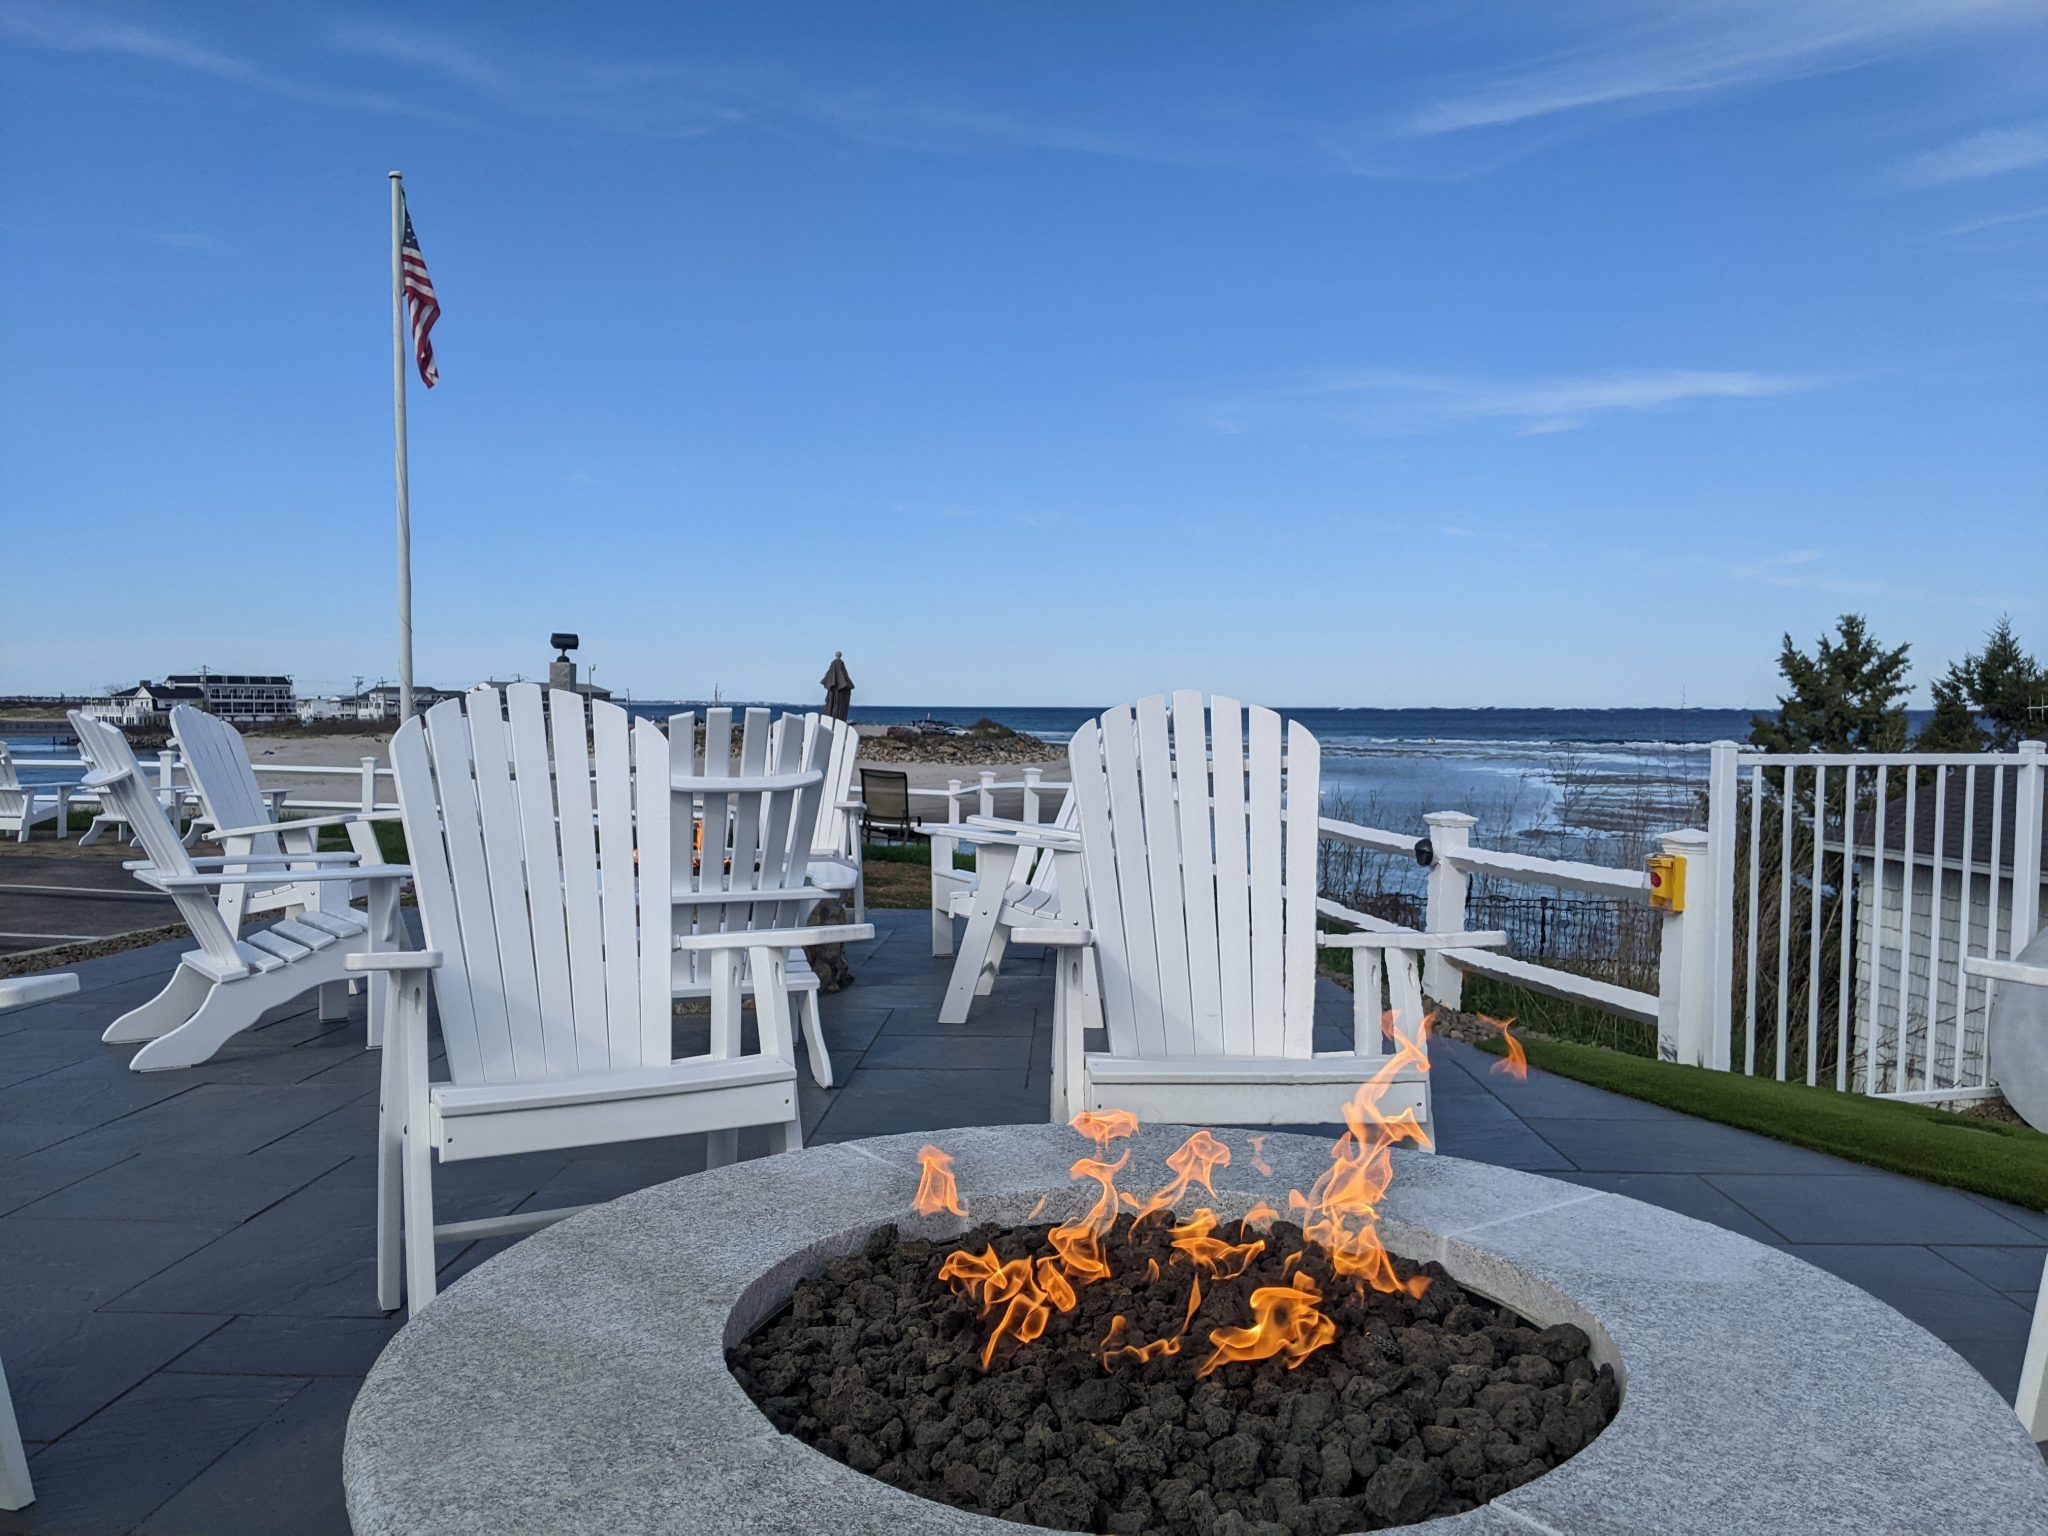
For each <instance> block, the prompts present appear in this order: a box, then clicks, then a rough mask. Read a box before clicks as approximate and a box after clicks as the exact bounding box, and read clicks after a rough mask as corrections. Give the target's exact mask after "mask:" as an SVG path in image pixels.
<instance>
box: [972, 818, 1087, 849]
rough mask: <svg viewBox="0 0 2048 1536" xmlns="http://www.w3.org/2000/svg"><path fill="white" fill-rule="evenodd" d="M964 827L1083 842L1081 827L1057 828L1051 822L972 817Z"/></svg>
mask: <svg viewBox="0 0 2048 1536" xmlns="http://www.w3.org/2000/svg"><path fill="white" fill-rule="evenodd" d="M963 825H965V826H970V827H987V828H989V830H991V831H994V832H1033V833H1036V834H1038V835H1039V836H1041V837H1048V838H1066V839H1067V840H1069V841H1070V842H1074V843H1079V842H1080V841H1081V829H1080V828H1079V827H1061V826H1055V825H1054V824H1053V823H1051V822H1049V821H1014V820H1012V819H1011V818H1009V817H1007V816H970V817H968V818H967V820H966V821H965V822H964V823H963Z"/></svg>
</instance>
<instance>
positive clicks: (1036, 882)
mask: <svg viewBox="0 0 2048 1536" xmlns="http://www.w3.org/2000/svg"><path fill="white" fill-rule="evenodd" d="M1052 825H1053V826H1054V827H1056V828H1058V829H1059V830H1060V831H1062V832H1078V831H1080V829H1081V802H1080V801H1078V800H1076V799H1075V798H1074V786H1073V785H1071V784H1069V785H1068V786H1067V792H1066V793H1065V794H1064V795H1062V796H1061V797H1060V809H1059V814H1058V815H1057V816H1055V817H1053V819H1052ZM1030 857H1031V863H1030V866H1029V868H1028V870H1027V871H1026V873H1025V874H1024V876H1023V883H1024V884H1025V885H1026V886H1027V887H1029V888H1030V889H1031V890H1034V891H1049V890H1051V889H1052V888H1053V872H1054V870H1055V869H1056V868H1057V867H1058V864H1059V860H1058V858H1057V857H1056V856H1055V855H1054V854H1053V851H1052V850H1051V849H1050V848H1041V849H1038V850H1036V851H1035V852H1033V853H1032V854H1031V856H1030Z"/></svg>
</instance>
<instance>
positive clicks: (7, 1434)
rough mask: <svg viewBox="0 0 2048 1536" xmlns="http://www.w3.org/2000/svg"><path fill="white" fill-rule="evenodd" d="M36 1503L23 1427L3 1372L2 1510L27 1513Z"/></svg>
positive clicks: (0, 1382) (0, 1411)
mask: <svg viewBox="0 0 2048 1536" xmlns="http://www.w3.org/2000/svg"><path fill="white" fill-rule="evenodd" d="M35 1501H36V1490H35V1484H34V1483H32V1482H31V1481H30V1480H29V1475H28V1457H27V1455H26V1454H24V1453H23V1451H22V1446H21V1426H20V1425H19V1424H18V1423H16V1422H15V1418H14V1400H13V1399H12V1398H11V1397H9V1396H8V1395H7V1372H6V1371H5V1370H4V1369H0V1509H26V1508H28V1506H29V1505H31V1504H33V1503H34V1502H35Z"/></svg>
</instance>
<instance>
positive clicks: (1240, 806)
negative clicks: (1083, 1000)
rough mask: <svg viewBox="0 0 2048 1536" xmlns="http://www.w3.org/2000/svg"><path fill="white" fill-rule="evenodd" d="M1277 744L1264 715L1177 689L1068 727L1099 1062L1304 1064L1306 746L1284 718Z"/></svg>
mask: <svg viewBox="0 0 2048 1536" xmlns="http://www.w3.org/2000/svg"><path fill="white" fill-rule="evenodd" d="M1281 745H1282V734H1281V720H1280V717H1279V716H1278V715H1277V714H1275V713H1274V712H1273V711H1272V710H1269V709H1257V708H1254V709H1249V710H1247V709H1245V708H1243V707H1242V706H1240V705H1239V704H1238V703H1237V702H1236V701H1235V700H1233V699H1226V698H1217V699H1214V700H1212V701H1211V703H1210V706H1209V708H1208V709H1206V710H1205V709H1204V708H1203V707H1202V699H1201V696H1200V695H1199V694H1194V693H1187V692H1183V693H1178V694H1175V695H1174V697H1173V700H1172V706H1171V709H1170V710H1169V708H1168V704H1167V700H1166V699H1164V698H1157V697H1155V698H1149V699H1144V700H1141V701H1140V702H1139V703H1138V705H1137V706H1136V708H1135V709H1131V708H1117V709H1112V710H1110V711H1108V712H1107V713H1105V714H1104V715H1103V716H1102V717H1101V718H1100V719H1099V720H1096V721H1091V722H1090V723H1089V724H1087V725H1084V726H1083V727H1082V728H1081V730H1080V731H1079V732H1077V733H1076V735H1075V737H1074V739H1073V742H1072V745H1071V748H1070V757H1071V761H1072V765H1073V770H1074V789H1073V795H1074V799H1075V801H1076V803H1077V805H1078V811H1079V823H1080V830H1081V839H1082V860H1083V863H1084V866H1085V869H1086V877H1087V886H1088V908H1089V925H1090V927H1091V928H1093V929H1094V931H1095V934H1096V944H1097V953H1098V956H1099V959H1100V962H1101V974H1102V983H1103V986H1102V992H1103V998H1102V1002H1103V1011H1104V1016H1105V1022H1106V1024H1107V1025H1108V1029H1109V1038H1110V1049H1111V1051H1112V1052H1114V1053H1116V1054H1118V1055H1139V1056H1146V1057H1150V1056H1184V1055H1195V1056H1213V1055H1250V1056H1266V1057H1287V1058H1302V1057H1307V1056H1309V1055H1311V1054H1313V1050H1314V999H1315V878H1316V858H1315V852H1316V842H1315V832H1314V828H1315V826H1316V816H1317V804H1318V798H1319V796H1320V793H1321V767H1320V749H1319V748H1318V746H1317V744H1316V741H1315V738H1314V736H1312V735H1311V734H1310V733H1309V732H1308V731H1307V730H1306V729H1305V728H1304V727H1303V726H1301V725H1300V724H1298V723H1296V724H1293V725H1290V726H1289V727H1288V728H1287V734H1286V747H1287V750H1286V755H1285V757H1284V758H1283V756H1282V751H1281ZM1292 816H1301V817H1303V818H1305V820H1303V821H1302V822H1301V823H1299V824H1300V825H1301V826H1303V827H1305V828H1306V829H1307V830H1306V831H1305V832H1304V833H1303V834H1302V835H1301V836H1299V837H1296V836H1293V835H1291V834H1290V831H1289V823H1290V818H1291V817H1292Z"/></svg>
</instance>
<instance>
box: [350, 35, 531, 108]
mask: <svg viewBox="0 0 2048 1536" xmlns="http://www.w3.org/2000/svg"><path fill="white" fill-rule="evenodd" d="M329 41H330V42H332V43H333V45H334V46H335V47H337V48H339V49H341V50H343V51H344V52H347V53H360V54H364V55H367V56H368V57H371V58H379V59H387V60H389V61H391V62H392V63H395V64H404V65H408V66H410V67H412V68H414V69H423V70H428V71H431V72H432V73H434V74H438V75H444V76H446V77H447V78H449V79H451V80H454V81H456V82H457V83H458V84H461V85H466V86H468V87H469V88H470V89H472V90H478V91H488V92H492V93H496V92H500V91H504V90H507V89H509V88H510V87H511V86H512V83H513V82H512V78H511V76H509V75H508V74H507V73H506V72H505V71H504V70H503V69H501V68H499V67H498V66H497V65H496V64H493V63H492V62H491V61H490V60H488V59H485V58H483V57H482V56H481V55H479V54H476V53H473V52H472V51H470V50H469V49H467V48H464V47H463V46H462V45H461V44H459V43H454V42H450V41H449V40H448V39H446V38H442V37H435V36H431V35H429V34H426V33H423V32H413V31H401V30H399V29H397V28H395V27H388V26H371V25H368V24H366V23H362V22H353V21H345V22H341V23H339V24H337V25H336V26H335V28H334V30H333V32H332V33H331V34H330V36H329Z"/></svg>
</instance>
